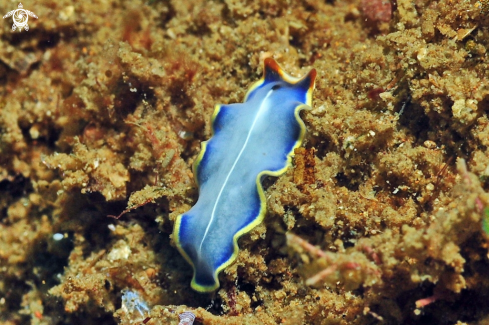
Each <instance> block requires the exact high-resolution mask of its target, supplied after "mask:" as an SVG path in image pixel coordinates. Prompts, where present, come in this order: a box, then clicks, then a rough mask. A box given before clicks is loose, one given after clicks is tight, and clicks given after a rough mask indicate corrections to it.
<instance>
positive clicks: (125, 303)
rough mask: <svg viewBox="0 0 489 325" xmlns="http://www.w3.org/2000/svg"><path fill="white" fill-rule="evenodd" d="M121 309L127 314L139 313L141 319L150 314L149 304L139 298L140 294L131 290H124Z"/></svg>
mask: <svg viewBox="0 0 489 325" xmlns="http://www.w3.org/2000/svg"><path fill="white" fill-rule="evenodd" d="M121 309H122V310H123V311H124V312H125V313H126V314H134V312H135V311H137V312H138V313H139V314H140V315H141V317H143V318H144V317H145V316H146V315H147V314H149V311H150V310H149V308H148V304H147V303H146V302H145V301H144V300H143V299H142V298H141V297H140V296H139V293H137V292H135V291H131V290H129V289H124V290H122V304H121Z"/></svg>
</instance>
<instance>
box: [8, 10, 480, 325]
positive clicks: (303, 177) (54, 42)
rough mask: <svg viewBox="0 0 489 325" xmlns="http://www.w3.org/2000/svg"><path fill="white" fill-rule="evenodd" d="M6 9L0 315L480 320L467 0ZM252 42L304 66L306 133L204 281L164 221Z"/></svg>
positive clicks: (234, 90)
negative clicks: (142, 305) (194, 285)
mask: <svg viewBox="0 0 489 325" xmlns="http://www.w3.org/2000/svg"><path fill="white" fill-rule="evenodd" d="M372 3H373V2H372ZM23 4H24V8H25V9H28V10H31V11H33V12H34V13H35V14H36V15H37V16H38V17H39V18H38V19H34V18H29V27H30V29H29V31H22V32H18V31H17V32H12V31H11V23H12V20H11V18H9V19H4V20H3V25H2V26H3V28H1V29H0V40H1V46H0V94H1V96H0V111H1V116H0V193H1V195H0V207H1V209H0V213H1V214H0V322H1V323H4V324H18V323H27V322H29V321H30V322H31V323H32V324H56V323H59V324H75V323H76V324H82V323H87V324H88V323H90V324H116V323H121V324H130V323H131V322H134V321H139V322H144V321H146V323H147V324H178V315H179V314H180V313H182V312H184V311H191V312H192V313H194V314H195V316H196V321H195V323H196V324H198V323H200V324H332V323H334V324H370V323H372V322H384V323H386V324H391V323H392V324H396V323H423V322H431V323H447V324H455V323H457V322H459V323H460V324H462V323H463V324H469V323H470V324H479V323H483V322H484V321H486V320H487V319H488V318H489V312H488V310H489V309H488V307H489V305H488V303H487V299H485V297H486V296H487V293H488V291H489V272H487V269H488V267H489V261H488V254H487V250H488V241H487V240H488V235H487V234H486V233H485V232H484V230H483V228H482V225H481V224H482V218H483V214H484V212H483V211H484V210H485V209H486V208H487V206H488V205H489V196H488V194H487V193H486V191H488V190H489V167H488V166H489V153H488V150H487V149H488V147H489V120H488V117H487V114H488V111H489V109H488V107H489V106H488V105H489V86H488V81H487V80H488V77H489V76H488V72H487V71H489V69H488V66H487V62H486V61H487V60H486V51H487V50H486V48H487V44H489V31H488V30H487V29H486V28H485V27H484V26H486V25H487V23H488V19H489V18H488V16H487V10H486V9H487V8H486V7H487V3H486V2H485V1H481V2H477V1H451V0H440V1H430V2H428V1H410V0H397V1H393V2H389V1H376V2H375V3H374V4H376V5H375V6H370V5H368V4H367V2H365V1H360V0H358V1H326V2H325V1H303V2H298V1H292V2H285V1H281V0H259V1H251V0H250V1H233V0H226V1H201V0H194V1H190V0H189V1H176V0H175V1H158V0H155V1H147V2H137V1H136V2H124V3H123V2H118V1H108V2H97V3H96V4H94V3H90V2H80V1H79V2H72V1H65V0H61V1H57V2H50V1H44V0H40V1H37V2H36V3H29V4H27V3H23ZM0 9H1V11H2V12H3V13H4V14H6V13H7V12H9V11H11V10H14V9H16V4H12V3H11V4H2V5H0ZM366 20H367V21H366ZM267 57H274V58H275V59H276V60H277V61H278V62H279V63H280V65H281V66H282V67H283V69H284V71H286V72H288V73H290V74H292V75H294V76H302V75H304V74H305V73H306V72H307V71H309V70H310V69H311V68H313V67H314V68H315V69H316V70H317V72H318V80H317V83H316V90H315V91H314V93H313V107H312V109H311V110H304V111H303V112H302V113H301V117H302V119H303V120H304V122H305V124H306V127H307V134H306V138H305V143H304V148H302V149H299V150H298V151H297V152H296V160H295V162H294V167H292V168H290V169H289V170H288V171H287V173H286V174H285V175H283V176H282V177H280V178H278V179H276V180H267V181H266V182H267V184H266V185H267V186H266V188H267V190H266V197H267V206H268V214H267V217H266V219H265V222H264V223H263V224H261V225H260V226H258V227H256V228H255V229H254V230H252V231H251V232H250V233H249V234H247V235H245V236H243V237H242V238H241V239H240V241H239V245H240V252H239V255H238V258H237V261H236V263H234V264H233V265H231V266H230V267H229V268H227V269H226V270H224V271H223V272H222V273H221V275H220V282H221V284H222V287H221V288H220V289H219V290H218V291H217V292H216V293H215V294H214V295H202V294H199V293H196V292H193V291H192V290H191V289H190V286H189V282H190V279H191V273H192V270H191V268H190V266H189V265H188V264H187V263H186V262H185V260H184V259H183V258H182V257H181V256H180V255H179V253H178V252H177V250H176V249H175V247H174V246H173V244H172V241H171V232H172V227H173V222H174V220H175V218H176V217H177V216H178V214H180V213H183V212H185V211H187V210H188V209H189V208H190V207H191V206H192V204H193V203H195V201H196V198H197V196H198V193H197V187H196V184H195V183H194V179H193V174H192V168H191V166H192V163H193V161H194V160H195V159H196V157H197V154H198V152H199V150H200V144H201V142H202V141H204V140H207V139H208V138H209V137H210V135H211V123H210V122H211V115H212V112H213V111H214V105H216V104H221V103H225V104H227V103H235V102H240V101H242V100H243V97H244V95H245V93H246V91H247V89H248V87H249V86H250V85H251V84H252V83H253V82H255V81H256V80H258V79H259V78H260V77H261V74H262V69H263V60H264V59H265V58H267ZM122 212H124V214H122V215H121V216H120V218H119V219H113V218H108V216H109V215H111V216H118V215H119V214H121V213H122ZM55 233H60V234H61V235H62V239H59V238H58V239H54V238H53V235H54V234H55ZM291 236H295V237H291ZM287 238H289V242H290V238H295V239H294V240H295V241H294V240H292V242H291V244H290V246H289V245H288V244H287ZM317 252H321V253H320V254H317ZM125 288H127V289H129V290H132V291H134V292H136V293H137V294H138V295H139V296H140V297H141V299H142V300H143V301H146V303H147V304H148V305H149V306H150V309H151V311H150V312H149V313H148V314H147V315H144V316H143V315H140V314H139V313H138V312H133V313H128V312H125V311H124V310H123V309H122V308H121V295H122V293H121V290H123V289H125ZM148 318H149V320H148Z"/></svg>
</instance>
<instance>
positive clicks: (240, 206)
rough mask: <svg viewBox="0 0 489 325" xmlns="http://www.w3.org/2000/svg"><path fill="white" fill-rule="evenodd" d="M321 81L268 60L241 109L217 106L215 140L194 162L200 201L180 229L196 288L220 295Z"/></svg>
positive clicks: (181, 245)
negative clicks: (268, 180)
mask: <svg viewBox="0 0 489 325" xmlns="http://www.w3.org/2000/svg"><path fill="white" fill-rule="evenodd" d="M315 78H316V70H311V71H310V72H309V74H307V75H306V76H305V77H304V78H302V79H298V78H293V77H291V76H289V75H287V74H286V73H285V72H283V71H282V69H281V68H280V67H279V65H278V64H277V62H275V61H274V60H273V59H271V58H269V59H266V60H265V69H264V74H263V78H262V79H260V81H258V82H257V83H255V84H254V85H253V86H252V87H251V89H250V90H249V91H248V93H247V94H246V97H245V100H244V102H243V103H238V104H230V105H217V106H216V108H215V111H214V114H213V116H212V127H213V136H212V137H211V138H210V139H209V140H208V141H206V142H203V143H202V150H201V152H200V154H199V156H198V157H197V160H196V161H195V164H194V175H195V176H196V179H197V184H198V186H199V199H198V200H197V203H196V204H195V205H194V206H193V207H192V208H191V209H190V210H189V211H188V212H186V213H184V214H182V215H180V216H178V218H177V221H176V223H175V229H174V238H175V242H176V244H177V247H178V249H179V251H180V252H181V253H182V255H183V256H184V257H185V259H186V260H187V261H188V262H189V263H190V264H191V265H192V267H193V269H194V276H193V279H192V283H191V286H192V288H193V289H195V290H197V291H200V292H207V291H213V290H215V289H217V288H218V287H219V280H218V278H217V276H218V274H219V272H220V271H221V270H223V269H224V268H226V267H227V266H228V265H230V264H231V263H232V262H233V261H234V260H235V259H236V256H237V254H238V244H237V240H238V238H239V237H240V236H241V235H243V234H244V233H246V232H249V231H250V230H251V229H252V228H253V227H255V226H256V225H258V224H259V223H260V222H261V221H262V220H263V218H264V216H265V212H266V200H265V195H264V192H263V188H262V185H261V180H262V178H263V177H264V176H266V175H271V176H279V175H281V174H283V173H284V172H285V171H286V169H287V168H288V166H290V164H291V157H292V155H293V152H294V149H295V148H297V147H299V146H300V144H301V143H302V140H303V138H304V134H305V131H306V128H305V125H304V123H303V122H302V120H301V119H300V117H299V111H300V110H301V109H303V108H305V107H309V106H311V97H312V91H313V89H314V80H315Z"/></svg>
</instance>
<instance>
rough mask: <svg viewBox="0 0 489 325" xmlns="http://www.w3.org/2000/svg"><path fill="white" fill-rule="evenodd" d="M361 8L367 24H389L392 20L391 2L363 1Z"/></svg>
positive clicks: (380, 0)
mask: <svg viewBox="0 0 489 325" xmlns="http://www.w3.org/2000/svg"><path fill="white" fill-rule="evenodd" d="M360 7H361V9H362V12H363V15H364V16H365V18H366V20H367V22H370V23H387V22H389V21H390V20H391V18H392V3H391V0H362V2H361V4H360Z"/></svg>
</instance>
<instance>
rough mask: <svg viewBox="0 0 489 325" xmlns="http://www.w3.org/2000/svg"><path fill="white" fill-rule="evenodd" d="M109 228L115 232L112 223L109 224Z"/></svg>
mask: <svg viewBox="0 0 489 325" xmlns="http://www.w3.org/2000/svg"><path fill="white" fill-rule="evenodd" d="M107 228H109V229H110V230H111V231H115V226H114V224H112V223H111V224H109V225H108V226H107Z"/></svg>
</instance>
